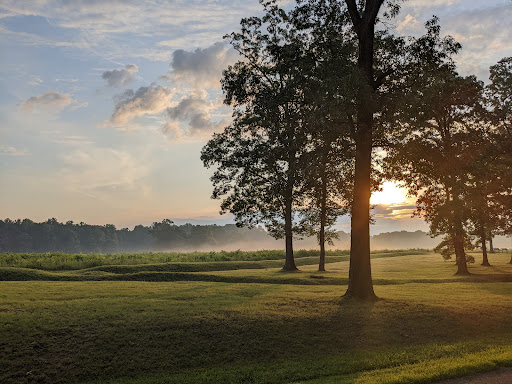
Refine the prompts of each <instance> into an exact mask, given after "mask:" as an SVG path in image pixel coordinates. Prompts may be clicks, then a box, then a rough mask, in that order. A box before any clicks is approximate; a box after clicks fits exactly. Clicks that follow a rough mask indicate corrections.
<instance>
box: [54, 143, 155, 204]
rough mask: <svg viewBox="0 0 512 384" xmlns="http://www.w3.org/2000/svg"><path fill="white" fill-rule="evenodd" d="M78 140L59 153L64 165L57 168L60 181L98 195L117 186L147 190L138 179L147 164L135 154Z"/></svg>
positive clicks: (106, 192)
mask: <svg viewBox="0 0 512 384" xmlns="http://www.w3.org/2000/svg"><path fill="white" fill-rule="evenodd" d="M78 141H80V140H78ZM82 144H83V145H80V146H77V147H75V148H74V149H73V150H72V151H71V152H69V153H67V154H65V155H63V156H62V160H63V162H64V164H65V165H64V168H63V169H61V170H60V172H59V179H60V184H62V185H66V186H67V187H68V188H70V189H71V190H74V191H76V192H80V193H82V194H85V195H87V196H90V197H100V198H102V197H106V196H108V195H109V194H112V193H116V192H118V191H121V190H123V191H126V190H128V191H134V190H135V191H137V190H141V191H142V192H143V193H145V192H147V187H146V186H145V185H144V183H142V182H141V180H142V179H143V178H144V177H146V176H147V174H148V172H149V168H148V167H147V165H146V163H144V162H141V161H140V160H139V159H138V157H137V156H134V155H132V154H131V153H129V152H127V151H124V150H118V149H112V148H104V147H96V146H94V145H92V144H90V143H83V142H82Z"/></svg>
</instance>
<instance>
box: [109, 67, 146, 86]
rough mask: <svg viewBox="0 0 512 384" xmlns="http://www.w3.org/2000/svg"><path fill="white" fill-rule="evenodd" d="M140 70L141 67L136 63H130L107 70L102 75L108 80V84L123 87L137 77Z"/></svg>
mask: <svg viewBox="0 0 512 384" xmlns="http://www.w3.org/2000/svg"><path fill="white" fill-rule="evenodd" d="M137 72H139V67H137V66H136V65H135V64H128V65H126V66H125V67H124V68H122V69H114V70H112V71H105V72H103V74H102V75H101V77H102V79H103V80H107V82H108V85H110V86H111V87H116V88H118V87H122V86H124V85H126V84H128V83H129V82H131V81H133V80H134V79H135V76H136V75H137Z"/></svg>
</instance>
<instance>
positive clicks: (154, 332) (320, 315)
mask: <svg viewBox="0 0 512 384" xmlns="http://www.w3.org/2000/svg"><path fill="white" fill-rule="evenodd" d="M265 252H266V253H265ZM279 252H280V251H275V252H274V251H260V253H257V252H251V253H247V254H245V253H244V252H240V251H238V252H232V253H230V252H224V254H222V253H193V254H142V255H124V256H122V255H117V256H115V255H111V256H108V255H66V254H46V255H31V254H0V351H1V352H2V353H0V382H1V383H90V384H92V383H116V384H128V383H130V384H135V383H140V384H153V383H191V384H192V383H290V384H291V383H296V384H298V383H307V384H313V383H365V384H366V383H369V384H371V383H429V382H433V381H436V380H440V379H443V378H449V377H457V376H462V375H465V374H469V373H476V372H484V371H488V370H492V369H495V368H496V367H497V366H511V365H512V327H511V326H510V325H511V323H512V265H511V264H508V262H509V260H510V255H508V254H492V255H490V262H491V264H493V266H492V267H481V266H480V265H478V263H475V264H473V265H470V271H471V272H472V275H471V276H467V277H459V276H454V275H453V274H454V272H455V267H454V263H453V262H447V261H443V259H442V257H441V256H439V255H436V254H434V253H430V252H428V251H422V250H407V251H383V252H377V253H374V254H373V255H372V257H373V261H372V271H373V277H374V284H375V292H376V294H377V295H378V296H379V297H380V298H381V300H379V301H377V302H375V303H359V302H353V301H349V300H344V299H343V298H342V297H341V296H342V294H343V293H344V291H345V289H346V284H347V278H348V254H347V253H346V252H342V251H338V252H331V253H330V254H329V256H328V257H327V262H328V264H327V266H326V268H327V272H322V273H320V272H317V271H316V269H317V265H316V263H317V253H316V252H313V251H304V252H303V253H298V255H299V256H300V257H298V259H297V262H298V263H297V264H298V265H299V266H300V267H299V268H300V271H299V272H294V273H284V272H281V271H280V267H281V266H282V263H283V260H282V258H283V257H284V255H283V253H282V252H281V253H279ZM219 254H220V255H219ZM474 256H475V258H476V259H477V261H478V260H479V258H480V257H479V256H478V255H476V254H475V255H474Z"/></svg>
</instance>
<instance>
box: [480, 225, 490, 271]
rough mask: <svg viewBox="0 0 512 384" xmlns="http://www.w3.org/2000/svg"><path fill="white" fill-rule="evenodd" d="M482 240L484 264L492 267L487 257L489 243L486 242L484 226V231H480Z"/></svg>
mask: <svg viewBox="0 0 512 384" xmlns="http://www.w3.org/2000/svg"><path fill="white" fill-rule="evenodd" d="M480 242H481V243H482V255H483V260H482V265H483V266H484V267H490V266H491V264H489V259H488V258H487V245H486V244H485V242H486V239H485V229H484V228H482V231H481V233H480Z"/></svg>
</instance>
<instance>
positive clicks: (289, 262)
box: [283, 201, 297, 271]
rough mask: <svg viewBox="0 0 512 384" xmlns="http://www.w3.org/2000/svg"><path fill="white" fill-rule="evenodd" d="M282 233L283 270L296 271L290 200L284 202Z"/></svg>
mask: <svg viewBox="0 0 512 384" xmlns="http://www.w3.org/2000/svg"><path fill="white" fill-rule="evenodd" d="M284 233H285V242H286V259H285V262H284V267H283V270H284V271H296V270H297V266H296V265H295V259H294V257H293V231H292V207H291V201H290V202H289V203H288V202H287V203H286V212H285V218H284Z"/></svg>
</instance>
